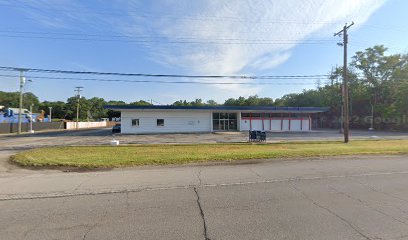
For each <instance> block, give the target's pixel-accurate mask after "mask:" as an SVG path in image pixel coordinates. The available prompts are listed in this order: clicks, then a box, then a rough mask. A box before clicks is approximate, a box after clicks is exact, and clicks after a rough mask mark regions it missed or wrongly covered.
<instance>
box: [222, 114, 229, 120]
mask: <svg viewBox="0 0 408 240" xmlns="http://www.w3.org/2000/svg"><path fill="white" fill-rule="evenodd" d="M220 119H228V113H220Z"/></svg>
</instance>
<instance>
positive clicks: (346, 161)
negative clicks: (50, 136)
mask: <svg viewBox="0 0 408 240" xmlns="http://www.w3.org/2000/svg"><path fill="white" fill-rule="evenodd" d="M407 179H408V159H407V156H375V157H374V156H364V157H361V156H360V157H346V158H344V157H343V158H329V159H299V160H290V161H260V162H258V163H255V164H249V162H247V163H245V162H240V164H233V165H213V166H198V165H196V166H192V165H190V166H172V167H141V168H128V169H118V170H111V171H103V172H102V171H99V172H82V173H80V172H59V171H52V170H48V171H29V170H26V171H9V172H3V173H2V174H0V212H1V214H0V236H1V239H212V240H214V239H302V240H303V239H322V240H323V239H324V240H327V239H408V180H407Z"/></svg>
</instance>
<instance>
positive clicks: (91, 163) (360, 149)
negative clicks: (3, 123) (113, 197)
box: [11, 140, 408, 168]
mask: <svg viewBox="0 0 408 240" xmlns="http://www.w3.org/2000/svg"><path fill="white" fill-rule="evenodd" d="M353 154H408V140H381V141H372V140H370V141H352V142H350V143H348V144H344V143H341V142H323V141H322V142H291V143H271V144H249V143H236V144H190V145H133V146H132V145H127V146H80V147H49V148H38V149H33V150H29V151H25V152H21V153H18V154H16V155H14V156H12V158H11V161H13V162H15V163H18V164H20V165H22V166H30V167H57V166H64V167H79V168H113V167H129V166H141V165H164V164H185V163H192V162H211V161H234V160H244V159H276V158H299V157H321V156H340V155H353Z"/></svg>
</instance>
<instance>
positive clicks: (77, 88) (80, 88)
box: [75, 87, 83, 129]
mask: <svg viewBox="0 0 408 240" xmlns="http://www.w3.org/2000/svg"><path fill="white" fill-rule="evenodd" d="M82 88H83V87H75V92H76V93H77V98H78V101H77V113H76V125H75V127H76V129H78V123H79V99H81V91H82Z"/></svg>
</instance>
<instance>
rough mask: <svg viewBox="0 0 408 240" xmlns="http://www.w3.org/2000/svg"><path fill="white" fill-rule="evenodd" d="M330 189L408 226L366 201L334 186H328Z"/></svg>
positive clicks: (405, 223)
mask: <svg viewBox="0 0 408 240" xmlns="http://www.w3.org/2000/svg"><path fill="white" fill-rule="evenodd" d="M328 187H329V188H330V189H332V190H333V191H334V192H336V193H337V194H341V195H343V196H346V197H347V198H349V199H352V200H354V201H357V202H359V203H361V204H362V205H363V206H365V207H367V208H369V209H371V210H374V211H376V212H378V213H380V214H382V215H384V216H386V217H389V218H391V219H392V220H394V221H397V222H399V223H402V224H404V225H408V224H407V222H405V221H402V220H400V219H398V218H396V217H394V216H392V215H390V214H388V213H385V212H383V211H381V210H378V209H377V208H375V207H373V206H371V205H370V204H368V203H367V202H364V201H363V200H361V199H360V198H357V197H353V196H351V195H350V194H347V193H345V192H342V191H340V190H337V189H336V188H334V187H333V186H328Z"/></svg>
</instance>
